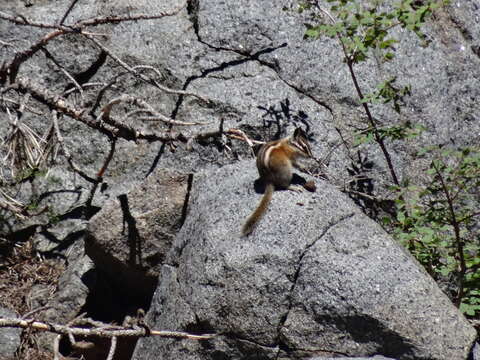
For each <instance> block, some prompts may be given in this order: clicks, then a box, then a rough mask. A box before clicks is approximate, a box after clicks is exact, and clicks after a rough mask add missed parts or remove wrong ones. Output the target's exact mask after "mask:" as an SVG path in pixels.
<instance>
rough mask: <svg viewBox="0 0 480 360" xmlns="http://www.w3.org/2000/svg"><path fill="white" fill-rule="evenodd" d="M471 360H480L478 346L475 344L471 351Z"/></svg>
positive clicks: (479, 347)
mask: <svg viewBox="0 0 480 360" xmlns="http://www.w3.org/2000/svg"><path fill="white" fill-rule="evenodd" d="M472 359H473V360H480V345H479V344H478V342H477V343H475V345H474V346H473V349H472Z"/></svg>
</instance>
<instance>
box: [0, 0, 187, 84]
mask: <svg viewBox="0 0 480 360" xmlns="http://www.w3.org/2000/svg"><path fill="white" fill-rule="evenodd" d="M74 4H75V3H72V4H71V7H73V6H74ZM185 6H186V3H184V4H182V5H181V6H180V7H178V8H176V9H173V10H172V11H170V12H161V13H159V14H154V15H146V14H140V15H132V16H107V17H98V18H94V19H86V20H81V21H77V22H76V23H74V24H73V25H70V26H64V25H62V24H63V21H64V20H65V18H66V16H68V13H69V12H70V10H71V9H68V10H67V12H66V13H65V16H64V18H62V20H61V21H60V24H59V25H57V24H46V23H40V22H35V21H34V20H31V19H28V18H26V17H25V16H23V15H16V16H13V15H9V14H7V13H5V12H3V11H0V19H3V20H7V21H10V22H11V23H14V24H16V25H21V26H32V27H39V28H44V29H54V31H52V32H50V33H48V34H46V35H45V36H43V37H42V38H41V39H40V40H39V41H37V42H36V43H35V44H33V45H31V46H30V48H28V49H27V50H24V51H19V52H17V53H16V54H15V56H14V58H13V60H12V61H10V62H9V63H6V64H5V63H4V64H3V65H2V67H1V68H0V83H2V84H3V83H5V82H6V81H7V77H8V79H9V81H10V83H13V82H15V78H16V77H17V74H18V71H19V69H20V66H21V65H22V63H24V62H25V61H26V60H27V59H29V58H30V57H31V56H32V55H34V54H35V53H36V52H37V51H38V50H40V49H41V48H43V47H44V46H45V45H46V44H47V43H48V42H49V41H50V40H52V39H55V38H56V37H58V36H61V35H65V34H69V33H81V34H83V35H85V36H87V37H91V35H90V34H89V33H87V32H85V31H84V29H85V27H88V26H98V25H102V24H114V23H119V22H127V21H138V20H155V19H160V18H162V17H166V16H174V15H176V14H178V13H179V12H180V11H181V10H182V9H183V8H184V7H185Z"/></svg>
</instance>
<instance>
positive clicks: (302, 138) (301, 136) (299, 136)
mask: <svg viewBox="0 0 480 360" xmlns="http://www.w3.org/2000/svg"><path fill="white" fill-rule="evenodd" d="M292 140H293V144H294V145H295V146H296V147H297V148H298V149H300V150H301V151H303V152H304V153H305V154H306V155H307V156H309V157H313V154H312V150H311V149H310V144H309V143H308V139H307V134H305V131H303V130H302V128H299V127H298V128H296V129H295V131H294V132H293V137H292Z"/></svg>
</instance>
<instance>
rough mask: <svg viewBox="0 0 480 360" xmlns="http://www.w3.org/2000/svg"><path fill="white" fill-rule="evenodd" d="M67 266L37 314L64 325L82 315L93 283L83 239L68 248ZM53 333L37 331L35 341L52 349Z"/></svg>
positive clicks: (92, 270) (90, 263) (43, 318)
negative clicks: (52, 292) (55, 288)
mask: <svg viewBox="0 0 480 360" xmlns="http://www.w3.org/2000/svg"><path fill="white" fill-rule="evenodd" d="M68 255H69V257H68V263H69V264H68V266H67V267H66V269H65V271H64V272H63V274H62V276H61V277H60V279H59V280H58V286H57V288H58V290H57V291H56V292H55V294H54V296H53V298H52V299H51V300H50V301H48V303H47V304H38V306H40V305H46V306H47V307H46V310H44V311H41V312H39V313H38V314H37V315H36V317H38V318H39V319H41V320H44V321H48V322H52V323H58V324H67V323H68V322H70V321H71V320H73V319H74V318H76V317H77V316H78V315H79V314H81V313H82V312H83V311H84V309H85V305H86V304H87V299H88V296H89V294H90V292H91V290H92V289H94V288H95V285H96V277H95V271H94V265H93V262H92V261H91V260H90V258H89V257H88V256H86V255H85V253H84V250H83V241H78V242H77V243H75V244H74V245H73V246H72V247H71V248H70V250H69V251H68ZM55 337H56V334H54V333H49V332H45V333H40V334H39V336H38V343H39V345H40V346H42V347H43V348H45V349H48V350H52V346H53V341H54V339H55Z"/></svg>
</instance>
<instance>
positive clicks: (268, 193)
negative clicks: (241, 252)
mask: <svg viewBox="0 0 480 360" xmlns="http://www.w3.org/2000/svg"><path fill="white" fill-rule="evenodd" d="M274 189H275V187H274V186H273V184H271V183H268V184H267V186H266V187H265V194H263V197H262V200H260V204H258V206H257V208H256V209H255V211H254V212H253V214H252V215H250V216H249V218H248V219H247V221H246V222H245V225H243V228H242V236H248V235H250V234H251V232H252V231H253V229H254V228H255V226H256V225H257V223H258V221H259V220H260V219H261V218H262V216H263V215H264V214H265V213H266V212H267V209H268V205H269V204H270V200H272V195H273V190H274Z"/></svg>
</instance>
